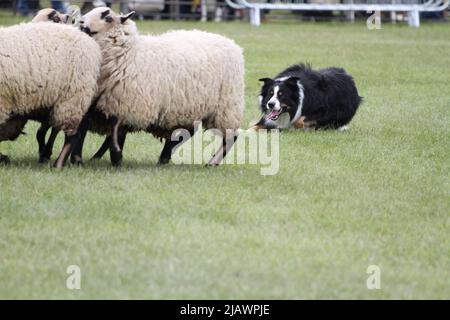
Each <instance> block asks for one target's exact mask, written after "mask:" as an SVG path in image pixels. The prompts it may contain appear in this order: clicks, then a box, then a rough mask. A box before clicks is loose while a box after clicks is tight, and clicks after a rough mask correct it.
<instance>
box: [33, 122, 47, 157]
mask: <svg viewBox="0 0 450 320" xmlns="http://www.w3.org/2000/svg"><path fill="white" fill-rule="evenodd" d="M48 129H50V124H49V123H48V122H42V123H41V126H40V127H39V129H38V131H37V132H36V140H37V142H38V145H39V163H43V162H46V160H49V159H44V158H43V153H44V149H45V136H46V135H47V131H48Z"/></svg>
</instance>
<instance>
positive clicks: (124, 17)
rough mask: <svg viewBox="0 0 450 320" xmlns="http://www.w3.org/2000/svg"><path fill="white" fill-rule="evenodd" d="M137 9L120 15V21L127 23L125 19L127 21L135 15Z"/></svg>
mask: <svg viewBox="0 0 450 320" xmlns="http://www.w3.org/2000/svg"><path fill="white" fill-rule="evenodd" d="M134 14H135V11H131V12H129V13H127V14H125V15H121V16H120V23H122V24H123V23H125V21H127V20H128V19H130V18H131V17H132V16H134Z"/></svg>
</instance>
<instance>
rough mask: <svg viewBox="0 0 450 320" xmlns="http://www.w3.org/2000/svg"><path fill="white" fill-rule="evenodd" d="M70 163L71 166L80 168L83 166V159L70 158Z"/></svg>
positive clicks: (75, 156)
mask: <svg viewBox="0 0 450 320" xmlns="http://www.w3.org/2000/svg"><path fill="white" fill-rule="evenodd" d="M70 163H71V164H73V165H78V166H81V165H83V159H82V158H81V157H80V156H79V155H72V156H70Z"/></svg>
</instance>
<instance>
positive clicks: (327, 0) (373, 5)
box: [0, 0, 450, 27]
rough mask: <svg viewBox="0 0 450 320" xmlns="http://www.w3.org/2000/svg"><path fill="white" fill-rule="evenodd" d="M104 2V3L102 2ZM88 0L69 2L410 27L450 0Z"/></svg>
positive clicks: (208, 16) (22, 8)
mask: <svg viewBox="0 0 450 320" xmlns="http://www.w3.org/2000/svg"><path fill="white" fill-rule="evenodd" d="M103 1H104V2H103ZM103 1H102V0H91V1H82V0H74V1H70V5H78V6H79V7H80V8H81V12H83V13H85V12H87V11H89V10H91V9H92V8H94V7H95V6H100V5H102V2H103V5H106V4H107V5H108V6H111V5H113V6H115V9H117V10H119V11H121V12H128V11H131V10H134V11H136V13H137V17H138V18H139V19H144V18H147V17H150V18H154V19H174V20H179V19H200V20H202V21H207V20H215V21H222V20H224V19H226V18H229V19H230V18H231V19H247V17H248V19H249V21H250V23H251V24H252V25H255V26H258V25H260V24H261V14H262V13H267V12H268V11H278V12H280V11H281V10H283V11H294V12H304V13H305V12H310V13H312V14H314V13H317V14H318V15H319V14H320V13H323V12H345V13H346V16H347V17H348V18H349V20H354V19H355V12H363V13H368V12H383V11H384V12H391V16H392V17H394V15H395V13H396V12H402V13H406V14H407V17H408V23H409V25H411V26H415V27H418V26H419V25H420V12H439V11H443V10H445V9H446V8H448V7H449V2H450V0H109V1H108V0H103ZM50 3H51V5H52V6H53V7H54V8H55V9H58V10H59V9H61V8H64V7H67V5H68V4H69V2H66V1H51V0H42V1H41V2H40V1H39V0H0V7H2V8H8V7H9V8H13V10H17V11H18V13H19V14H22V15H32V14H33V13H35V12H36V11H37V9H38V8H39V4H40V5H42V6H49V5H50Z"/></svg>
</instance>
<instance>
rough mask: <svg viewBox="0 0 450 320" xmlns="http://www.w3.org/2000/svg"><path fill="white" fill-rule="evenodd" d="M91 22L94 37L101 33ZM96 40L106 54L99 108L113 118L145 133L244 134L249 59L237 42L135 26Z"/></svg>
mask: <svg viewBox="0 0 450 320" xmlns="http://www.w3.org/2000/svg"><path fill="white" fill-rule="evenodd" d="M106 9H108V8H106ZM98 10H101V9H94V10H93V11H94V13H95V12H96V11H98ZM93 11H91V13H92V12H93ZM94 13H92V14H94ZM89 14H90V13H88V14H87V15H86V16H89ZM86 16H85V17H86ZM85 17H83V18H85ZM98 19H100V15H99V17H98ZM115 19H116V18H115ZM86 20H89V19H87V18H86ZM94 20H95V17H94ZM90 21H91V22H92V23H90V24H89V28H90V29H88V31H89V32H96V30H95V28H96V23H95V21H92V19H90ZM84 23H85V25H86V24H87V22H86V21H85V22H84ZM85 31H86V30H85ZM91 34H92V33H91ZM93 37H94V39H95V40H96V41H97V42H98V44H99V45H100V48H101V50H102V54H103V62H102V67H101V72H100V79H99V93H100V95H99V99H98V101H97V105H96V106H97V108H98V109H99V110H101V111H102V112H103V113H104V114H106V115H107V116H115V117H117V118H118V119H119V120H120V121H121V123H122V124H124V125H127V126H130V127H132V128H135V129H142V130H146V129H147V130H148V128H149V126H152V127H158V128H160V129H162V130H168V131H170V130H172V129H174V128H177V127H186V128H190V127H192V126H193V123H194V121H203V123H204V126H205V127H206V128H216V129H219V130H221V131H222V132H225V130H226V129H233V130H236V129H238V128H239V126H240V123H241V120H242V117H243V111H244V58H243V53H242V49H241V48H240V47H239V46H238V45H236V44H235V43H234V41H232V40H230V39H228V38H225V37H223V36H220V35H217V34H211V33H207V32H202V31H172V32H168V33H165V34H162V35H156V36H153V35H147V36H143V35H139V34H138V32H137V30H136V25H135V23H134V22H133V21H130V20H127V21H126V22H124V23H117V24H116V25H115V26H113V27H112V28H111V29H109V30H107V31H106V32H103V33H102V32H97V33H95V34H93Z"/></svg>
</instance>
